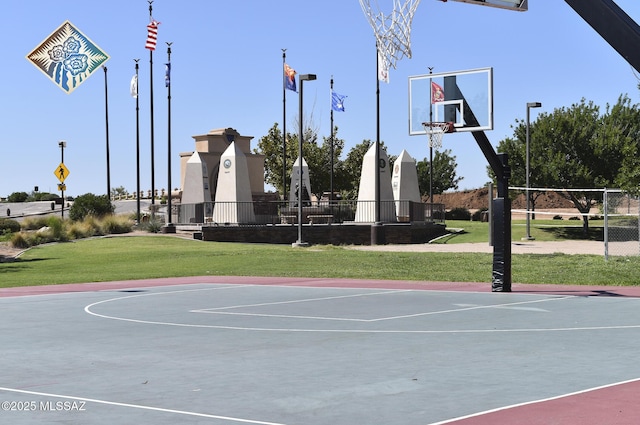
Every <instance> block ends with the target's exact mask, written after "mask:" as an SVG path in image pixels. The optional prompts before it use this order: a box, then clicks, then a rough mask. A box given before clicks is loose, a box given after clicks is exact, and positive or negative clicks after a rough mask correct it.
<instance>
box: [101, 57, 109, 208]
mask: <svg viewBox="0 0 640 425" xmlns="http://www.w3.org/2000/svg"><path fill="white" fill-rule="evenodd" d="M102 69H103V70H104V120H105V132H106V143H107V199H109V200H110V199H111V171H110V168H111V166H110V161H109V101H108V93H109V91H108V90H107V67H106V66H104V65H102Z"/></svg>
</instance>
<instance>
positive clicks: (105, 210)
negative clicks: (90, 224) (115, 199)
mask: <svg viewBox="0 0 640 425" xmlns="http://www.w3.org/2000/svg"><path fill="white" fill-rule="evenodd" d="M114 211H115V207H114V206H113V204H112V203H111V200H110V199H109V197H108V196H106V195H101V196H96V195H94V194H92V193H86V194H84V195H80V196H78V197H77V198H76V199H75V201H74V203H73V205H72V206H71V209H70V210H69V218H71V220H73V221H80V220H83V219H84V218H85V217H87V216H92V217H97V218H102V217H104V216H105V215H108V214H113V212H114Z"/></svg>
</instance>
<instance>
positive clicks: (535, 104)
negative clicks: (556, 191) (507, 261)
mask: <svg viewBox="0 0 640 425" xmlns="http://www.w3.org/2000/svg"><path fill="white" fill-rule="evenodd" d="M541 106H542V103H540V102H529V103H527V123H526V125H527V135H526V149H527V153H526V155H527V159H526V160H527V164H526V171H525V172H526V177H525V178H526V196H527V234H526V236H525V237H524V238H522V240H527V241H532V240H534V239H535V238H533V237H531V216H530V214H529V210H530V209H531V199H530V198H529V174H530V173H529V155H530V150H529V139H530V137H529V127H530V126H529V115H530V111H531V108H539V107H541Z"/></svg>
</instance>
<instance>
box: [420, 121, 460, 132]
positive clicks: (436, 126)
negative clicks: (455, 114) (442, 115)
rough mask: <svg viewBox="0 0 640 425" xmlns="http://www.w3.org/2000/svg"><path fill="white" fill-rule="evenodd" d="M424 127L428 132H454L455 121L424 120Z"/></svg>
mask: <svg viewBox="0 0 640 425" xmlns="http://www.w3.org/2000/svg"><path fill="white" fill-rule="evenodd" d="M422 127H424V131H425V132H426V133H427V134H437V133H443V134H444V133H453V132H454V131H455V127H454V124H453V122H451V121H442V122H440V121H433V122H423V123H422Z"/></svg>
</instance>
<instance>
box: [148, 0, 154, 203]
mask: <svg viewBox="0 0 640 425" xmlns="http://www.w3.org/2000/svg"><path fill="white" fill-rule="evenodd" d="M147 1H148V2H149V18H150V19H151V20H152V21H153V13H152V12H153V6H152V4H153V0H147ZM149 85H150V89H149V102H150V111H151V205H154V204H155V198H156V185H155V167H154V150H155V149H154V132H153V127H154V126H153V50H152V49H149ZM153 214H154V209H153V208H152V209H151V215H152V216H153Z"/></svg>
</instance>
